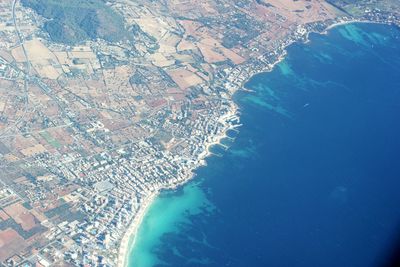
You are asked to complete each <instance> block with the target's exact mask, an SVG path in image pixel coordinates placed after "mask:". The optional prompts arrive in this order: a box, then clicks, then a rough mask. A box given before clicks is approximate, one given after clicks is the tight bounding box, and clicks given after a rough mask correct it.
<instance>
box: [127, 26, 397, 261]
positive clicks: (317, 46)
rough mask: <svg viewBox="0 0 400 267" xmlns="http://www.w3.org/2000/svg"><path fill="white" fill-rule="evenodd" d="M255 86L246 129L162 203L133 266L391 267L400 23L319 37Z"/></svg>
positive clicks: (240, 98)
mask: <svg viewBox="0 0 400 267" xmlns="http://www.w3.org/2000/svg"><path fill="white" fill-rule="evenodd" d="M245 87H246V88H248V89H251V90H252V91H253V92H244V91H240V92H238V93H237V94H236V95H235V101H236V103H237V104H238V106H239V107H240V112H241V123H242V124H243V125H242V126H241V127H240V128H239V129H238V131H230V132H229V133H228V135H229V136H230V138H227V139H225V140H224V141H223V144H224V145H225V146H214V147H213V148H212V152H213V155H212V156H211V157H209V158H208V159H207V166H205V167H201V168H200V169H198V170H197V171H196V177H195V178H194V179H193V180H191V181H190V182H189V183H187V184H186V185H184V186H182V187H181V188H179V189H178V190H174V191H164V192H162V193H161V195H160V196H159V197H158V198H157V199H156V200H155V201H154V203H153V204H152V205H151V207H150V208H149V210H148V212H147V214H146V216H145V218H144V221H143V223H142V225H141V226H140V228H139V230H138V233H137V237H136V242H135V243H134V245H133V246H132V247H131V250H130V253H129V256H128V266H129V267H153V266H157V267H167V266H173V267H200V266H209V267H223V266H232V267H267V266H271V267H314V266H315V267H331V266H332V267H369V266H371V267H372V266H374V267H375V266H380V264H382V263H383V262H384V261H385V258H386V257H388V256H389V252H390V251H391V250H392V246H393V244H394V243H393V242H394V241H395V240H396V239H397V238H398V237H399V234H400V231H399V230H400V29H399V28H397V27H395V26H389V25H379V24H368V23H353V24H347V25H342V26H338V27H335V28H333V29H331V30H329V31H328V33H327V34H326V35H325V34H322V35H321V34H311V35H310V41H309V42H307V43H297V44H294V45H291V46H290V47H289V48H288V55H287V57H286V58H285V59H284V60H283V61H282V62H280V63H279V64H278V65H277V66H276V67H275V68H274V70H273V71H271V72H268V73H261V74H258V75H255V76H254V77H252V78H251V79H250V80H249V81H248V82H247V84H246V85H245ZM227 147H228V148H227Z"/></svg>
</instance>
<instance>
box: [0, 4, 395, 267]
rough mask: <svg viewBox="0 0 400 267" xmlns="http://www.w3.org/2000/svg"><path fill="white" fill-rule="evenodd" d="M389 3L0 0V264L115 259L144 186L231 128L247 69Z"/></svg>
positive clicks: (181, 169) (186, 170)
mask: <svg viewBox="0 0 400 267" xmlns="http://www.w3.org/2000/svg"><path fill="white" fill-rule="evenodd" d="M89 2H90V3H89ZM62 5H63V6H62ZM395 5H397V6H399V5H400V4H399V3H397V2H396V1H390V0H385V1H378V2H374V1H361V2H360V3H358V4H352V5H349V4H347V3H345V1H323V0H307V1H306V0H305V1H302V0H298V1H291V0H290V1H289V0H285V1H279V0H259V1H250V0H240V1H228V0H210V1H183V0H172V1H141V0H139V1H129V0H113V1H103V0H93V1H88V2H87V3H86V2H85V3H82V1H77V0H71V1H69V2H68V4H67V3H66V4H64V3H63V4H60V3H59V2H57V1H54V0H21V1H19V0H0V168H1V173H0V266H44V267H47V266H125V257H126V256H125V254H126V253H127V252H128V251H127V250H128V249H129V242H130V239H131V238H132V236H134V234H135V232H136V230H137V227H138V225H139V224H140V221H141V218H142V217H143V214H144V213H145V211H146V208H147V207H148V205H149V204H150V203H151V201H152V200H153V199H154V197H155V196H157V194H158V193H159V192H160V190H163V189H173V188H175V187H177V186H179V185H182V184H183V183H185V182H186V181H188V180H189V179H191V178H193V176H194V174H195V170H196V169H197V168H198V167H199V166H202V165H204V164H206V162H205V158H206V157H207V156H208V155H209V148H210V146H212V145H215V144H218V143H219V142H220V141H221V140H222V139H223V138H228V137H227V133H228V131H230V130H232V131H236V129H237V128H238V127H240V109H239V107H238V106H237V105H236V104H235V102H234V101H233V95H234V94H235V92H236V91H238V90H246V89H245V88H244V83H245V82H246V81H247V80H248V79H249V78H250V77H251V76H252V75H254V74H256V73H259V72H263V71H269V70H271V69H272V68H273V67H274V65H275V64H276V63H277V62H279V61H280V60H281V59H283V57H284V56H285V49H286V48H287V46H289V45H290V44H292V43H294V42H304V41H307V39H308V35H309V34H310V33H311V32H316V33H323V32H325V31H326V30H327V29H328V28H329V27H332V25H336V24H341V23H348V22H355V21H360V22H376V23H386V24H394V25H400V13H395V12H393V10H395V9H394V8H392V7H393V6H395ZM397 10H399V9H397ZM60 12H64V14H63V15H62V16H60ZM55 14H56V15H55ZM55 16H58V17H55ZM249 93H251V92H249Z"/></svg>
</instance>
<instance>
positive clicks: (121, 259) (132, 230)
mask: <svg viewBox="0 0 400 267" xmlns="http://www.w3.org/2000/svg"><path fill="white" fill-rule="evenodd" d="M157 196H158V191H155V192H151V193H150V195H148V196H147V197H146V198H145V199H144V200H143V202H142V203H143V204H142V205H140V206H139V209H138V211H137V212H136V214H135V215H134V217H133V220H132V222H131V223H130V225H129V227H128V229H127V231H126V232H125V234H124V237H123V238H122V241H121V244H120V247H119V254H118V262H117V266H125V265H126V259H127V257H128V254H129V252H130V250H131V246H130V245H131V244H132V243H135V239H136V234H137V231H138V229H139V227H140V225H141V223H142V221H143V219H144V216H145V215H146V213H147V210H148V209H149V207H150V205H151V204H152V203H153V201H154V199H155V198H156V197H157ZM132 238H133V240H132Z"/></svg>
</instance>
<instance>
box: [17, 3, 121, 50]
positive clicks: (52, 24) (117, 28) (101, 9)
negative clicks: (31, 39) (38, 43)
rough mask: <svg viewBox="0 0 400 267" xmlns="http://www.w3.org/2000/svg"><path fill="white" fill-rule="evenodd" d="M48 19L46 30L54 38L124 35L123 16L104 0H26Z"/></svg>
mask: <svg viewBox="0 0 400 267" xmlns="http://www.w3.org/2000/svg"><path fill="white" fill-rule="evenodd" d="M21 3H22V5H23V6H25V7H29V8H32V9H33V10H35V11H36V13H38V14H39V15H41V16H43V17H44V18H46V19H48V21H47V22H46V23H45V24H44V30H45V31H46V32H47V33H48V34H49V35H50V38H51V39H52V40H53V41H54V42H58V43H65V44H76V43H79V42H82V41H85V40H94V39H96V38H101V39H104V40H106V41H109V42H115V41H119V40H121V39H123V38H124V36H125V35H126V31H125V28H124V21H123V18H122V17H121V16H120V15H119V14H117V13H116V12H115V11H114V10H112V9H111V8H110V7H109V6H107V5H106V4H105V2H104V1H103V0H85V1H82V0H68V1H60V0H22V1H21Z"/></svg>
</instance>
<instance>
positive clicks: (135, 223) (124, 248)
mask: <svg viewBox="0 0 400 267" xmlns="http://www.w3.org/2000/svg"><path fill="white" fill-rule="evenodd" d="M352 23H375V24H383V23H382V22H379V21H368V20H365V21H364V20H358V19H349V20H339V21H334V22H333V23H332V24H330V25H327V26H326V27H325V29H324V30H323V31H312V30H310V31H307V33H306V34H305V38H304V39H303V40H292V41H291V42H288V43H287V44H285V46H284V48H283V50H282V52H281V54H280V55H279V56H278V57H277V59H276V61H275V62H273V63H271V64H269V65H268V67H267V68H265V69H263V70H255V71H253V72H252V71H250V73H249V74H248V77H247V78H246V79H245V80H244V81H243V82H241V83H240V85H238V86H237V87H236V88H233V90H229V95H230V96H231V97H232V96H233V95H234V94H235V93H236V92H237V91H239V90H241V89H242V90H244V91H246V92H249V93H251V92H252V90H249V89H247V88H246V87H245V84H246V83H247V82H248V81H249V80H250V79H251V78H252V77H253V76H254V75H257V74H260V73H266V72H271V71H272V70H273V69H274V68H275V66H276V65H277V64H279V63H280V62H281V61H283V60H284V59H285V58H286V55H287V50H286V49H287V48H288V47H289V46H290V45H292V44H293V43H297V42H304V43H307V42H309V35H310V34H311V33H317V34H327V33H328V31H329V30H331V29H333V28H335V27H338V26H343V25H347V24H352ZM230 104H231V106H230V110H229V111H228V112H227V113H226V114H224V115H222V116H221V117H220V118H218V121H219V122H220V123H222V124H223V130H222V131H221V133H219V134H218V135H214V136H208V139H207V141H206V142H205V144H204V147H205V149H204V151H203V152H202V153H200V155H199V158H198V160H197V164H196V166H195V167H194V168H192V169H190V170H187V171H188V172H187V173H185V175H184V178H182V179H181V180H180V181H179V182H177V183H175V184H171V185H169V186H166V187H162V188H158V189H157V190H155V191H152V192H151V193H150V194H149V195H148V196H146V197H145V199H144V200H143V202H142V203H141V205H140V207H139V209H138V211H137V213H136V214H135V215H134V217H133V220H132V222H131V224H130V225H129V227H128V229H127V231H126V232H125V233H124V235H123V238H122V241H121V244H120V248H119V253H118V259H117V266H118V267H126V266H127V263H128V256H129V252H130V251H131V249H132V247H133V246H134V244H135V241H136V235H137V232H138V229H139V227H140V225H141V223H142V221H143V219H144V217H145V215H146V213H147V211H148V209H149V207H150V205H151V204H152V203H153V201H154V199H155V198H156V197H157V196H158V195H159V193H160V191H161V190H173V189H176V188H177V187H179V186H182V185H183V184H185V183H187V182H188V181H189V180H191V179H193V178H194V177H195V174H194V173H193V171H194V170H195V169H197V168H199V167H201V166H204V165H206V161H205V159H206V158H207V157H209V156H212V153H211V151H210V149H211V147H213V146H214V145H219V144H220V143H221V141H222V140H223V139H225V138H227V137H228V136H227V131H228V130H230V129H235V128H237V127H239V126H240V124H239V123H238V124H235V125H234V124H232V123H231V121H230V119H231V118H232V117H233V118H235V119H237V120H238V121H239V116H238V115H239V107H238V106H237V104H236V103H235V102H234V101H233V100H232V99H230ZM209 139H211V140H209Z"/></svg>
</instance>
